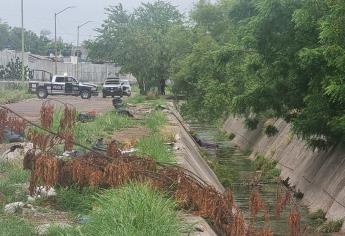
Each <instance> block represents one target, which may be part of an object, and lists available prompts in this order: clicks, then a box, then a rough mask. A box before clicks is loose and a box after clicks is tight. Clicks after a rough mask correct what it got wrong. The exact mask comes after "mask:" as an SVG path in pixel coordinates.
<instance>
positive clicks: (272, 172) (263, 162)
mask: <svg viewBox="0 0 345 236" xmlns="http://www.w3.org/2000/svg"><path fill="white" fill-rule="evenodd" d="M277 164H278V162H277V161H275V160H270V159H268V158H265V157H264V156H261V155H258V156H257V157H256V158H255V160H254V161H253V162H252V165H253V169H254V170H255V171H261V172H262V176H263V177H264V178H265V179H266V180H270V179H274V178H276V177H279V175H280V170H278V169H277V168H276V166H277Z"/></svg>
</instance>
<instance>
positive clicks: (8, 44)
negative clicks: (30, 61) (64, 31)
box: [0, 20, 72, 56]
mask: <svg viewBox="0 0 345 236" xmlns="http://www.w3.org/2000/svg"><path fill="white" fill-rule="evenodd" d="M48 35H49V34H48V31H46V30H42V31H41V35H37V34H36V33H34V32H32V31H30V30H25V31H24V37H25V41H24V47H25V51H27V52H31V53H33V54H38V55H49V53H54V52H55V45H54V42H53V41H52V40H50V39H49V38H48ZM21 40H22V29H21V28H18V27H13V28H12V27H10V26H9V25H8V24H7V23H5V22H2V21H1V20H0V50H3V49H11V50H17V51H20V50H21V49H22V41H21ZM57 47H58V52H60V53H61V54H62V55H64V56H70V55H71V49H72V45H71V44H67V43H64V42H63V41H62V39H59V40H58V43H57Z"/></svg>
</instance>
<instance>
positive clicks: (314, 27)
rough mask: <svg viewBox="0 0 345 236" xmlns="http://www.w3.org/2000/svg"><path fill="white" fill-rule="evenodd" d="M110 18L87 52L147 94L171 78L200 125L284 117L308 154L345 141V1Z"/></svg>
mask: <svg viewBox="0 0 345 236" xmlns="http://www.w3.org/2000/svg"><path fill="white" fill-rule="evenodd" d="M107 13H108V19H107V20H106V21H105V22H104V24H103V26H102V28H101V29H99V33H100V35H99V37H98V38H97V40H95V41H94V42H89V49H90V55H91V57H92V58H93V59H98V60H110V61H114V62H116V63H118V64H120V65H122V66H123V69H124V70H125V71H127V72H131V73H133V74H134V75H135V76H136V77H137V78H138V82H139V86H140V88H141V90H142V91H147V90H148V89H150V88H151V87H154V86H159V81H160V80H165V79H172V80H173V82H174V83H173V84H174V85H173V91H174V93H176V94H178V95H183V96H184V97H185V101H186V102H185V103H184V105H183V107H182V111H184V112H188V113H189V114H192V115H193V116H194V117H197V118H199V119H200V120H207V121H212V120H217V119H220V118H224V117H226V116H228V115H229V114H234V115H237V116H240V117H244V118H245V119H246V124H247V126H248V127H251V128H255V127H256V124H258V122H259V120H261V119H267V118H283V119H285V120H286V121H287V122H289V123H291V124H292V129H293V131H294V132H295V133H296V134H297V135H298V136H299V137H301V138H302V139H304V140H306V142H307V144H308V145H309V146H310V147H314V148H323V149H327V148H328V147H329V146H332V145H335V144H338V143H340V142H342V143H343V142H344V140H345V79H344V78H345V65H344V64H345V28H344V25H345V2H344V1H340V0H337V1H331V0H218V1H217V2H215V3H213V2H210V1H207V0H200V1H199V2H198V3H197V4H196V5H195V7H194V9H193V10H192V11H191V13H190V17H189V18H188V19H187V18H185V17H183V16H182V15H181V14H180V13H179V12H178V11H177V10H176V8H175V7H173V6H171V5H170V4H169V3H166V2H163V1H157V2H155V3H152V4H151V3H150V4H142V5H141V6H140V7H139V8H137V9H136V10H135V11H134V12H131V13H129V12H127V11H125V10H124V9H123V7H122V6H121V5H118V6H115V7H110V8H109V9H107Z"/></svg>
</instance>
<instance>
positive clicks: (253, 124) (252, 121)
mask: <svg viewBox="0 0 345 236" xmlns="http://www.w3.org/2000/svg"><path fill="white" fill-rule="evenodd" d="M258 124H259V120H258V119H257V118H247V119H246V120H245V121H244V127H246V129H249V130H256V129H257V128H258Z"/></svg>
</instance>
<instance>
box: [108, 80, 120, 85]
mask: <svg viewBox="0 0 345 236" xmlns="http://www.w3.org/2000/svg"><path fill="white" fill-rule="evenodd" d="M104 84H106V85H109V84H111V85H119V84H120V80H117V79H109V80H106V81H105V82H104Z"/></svg>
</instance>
